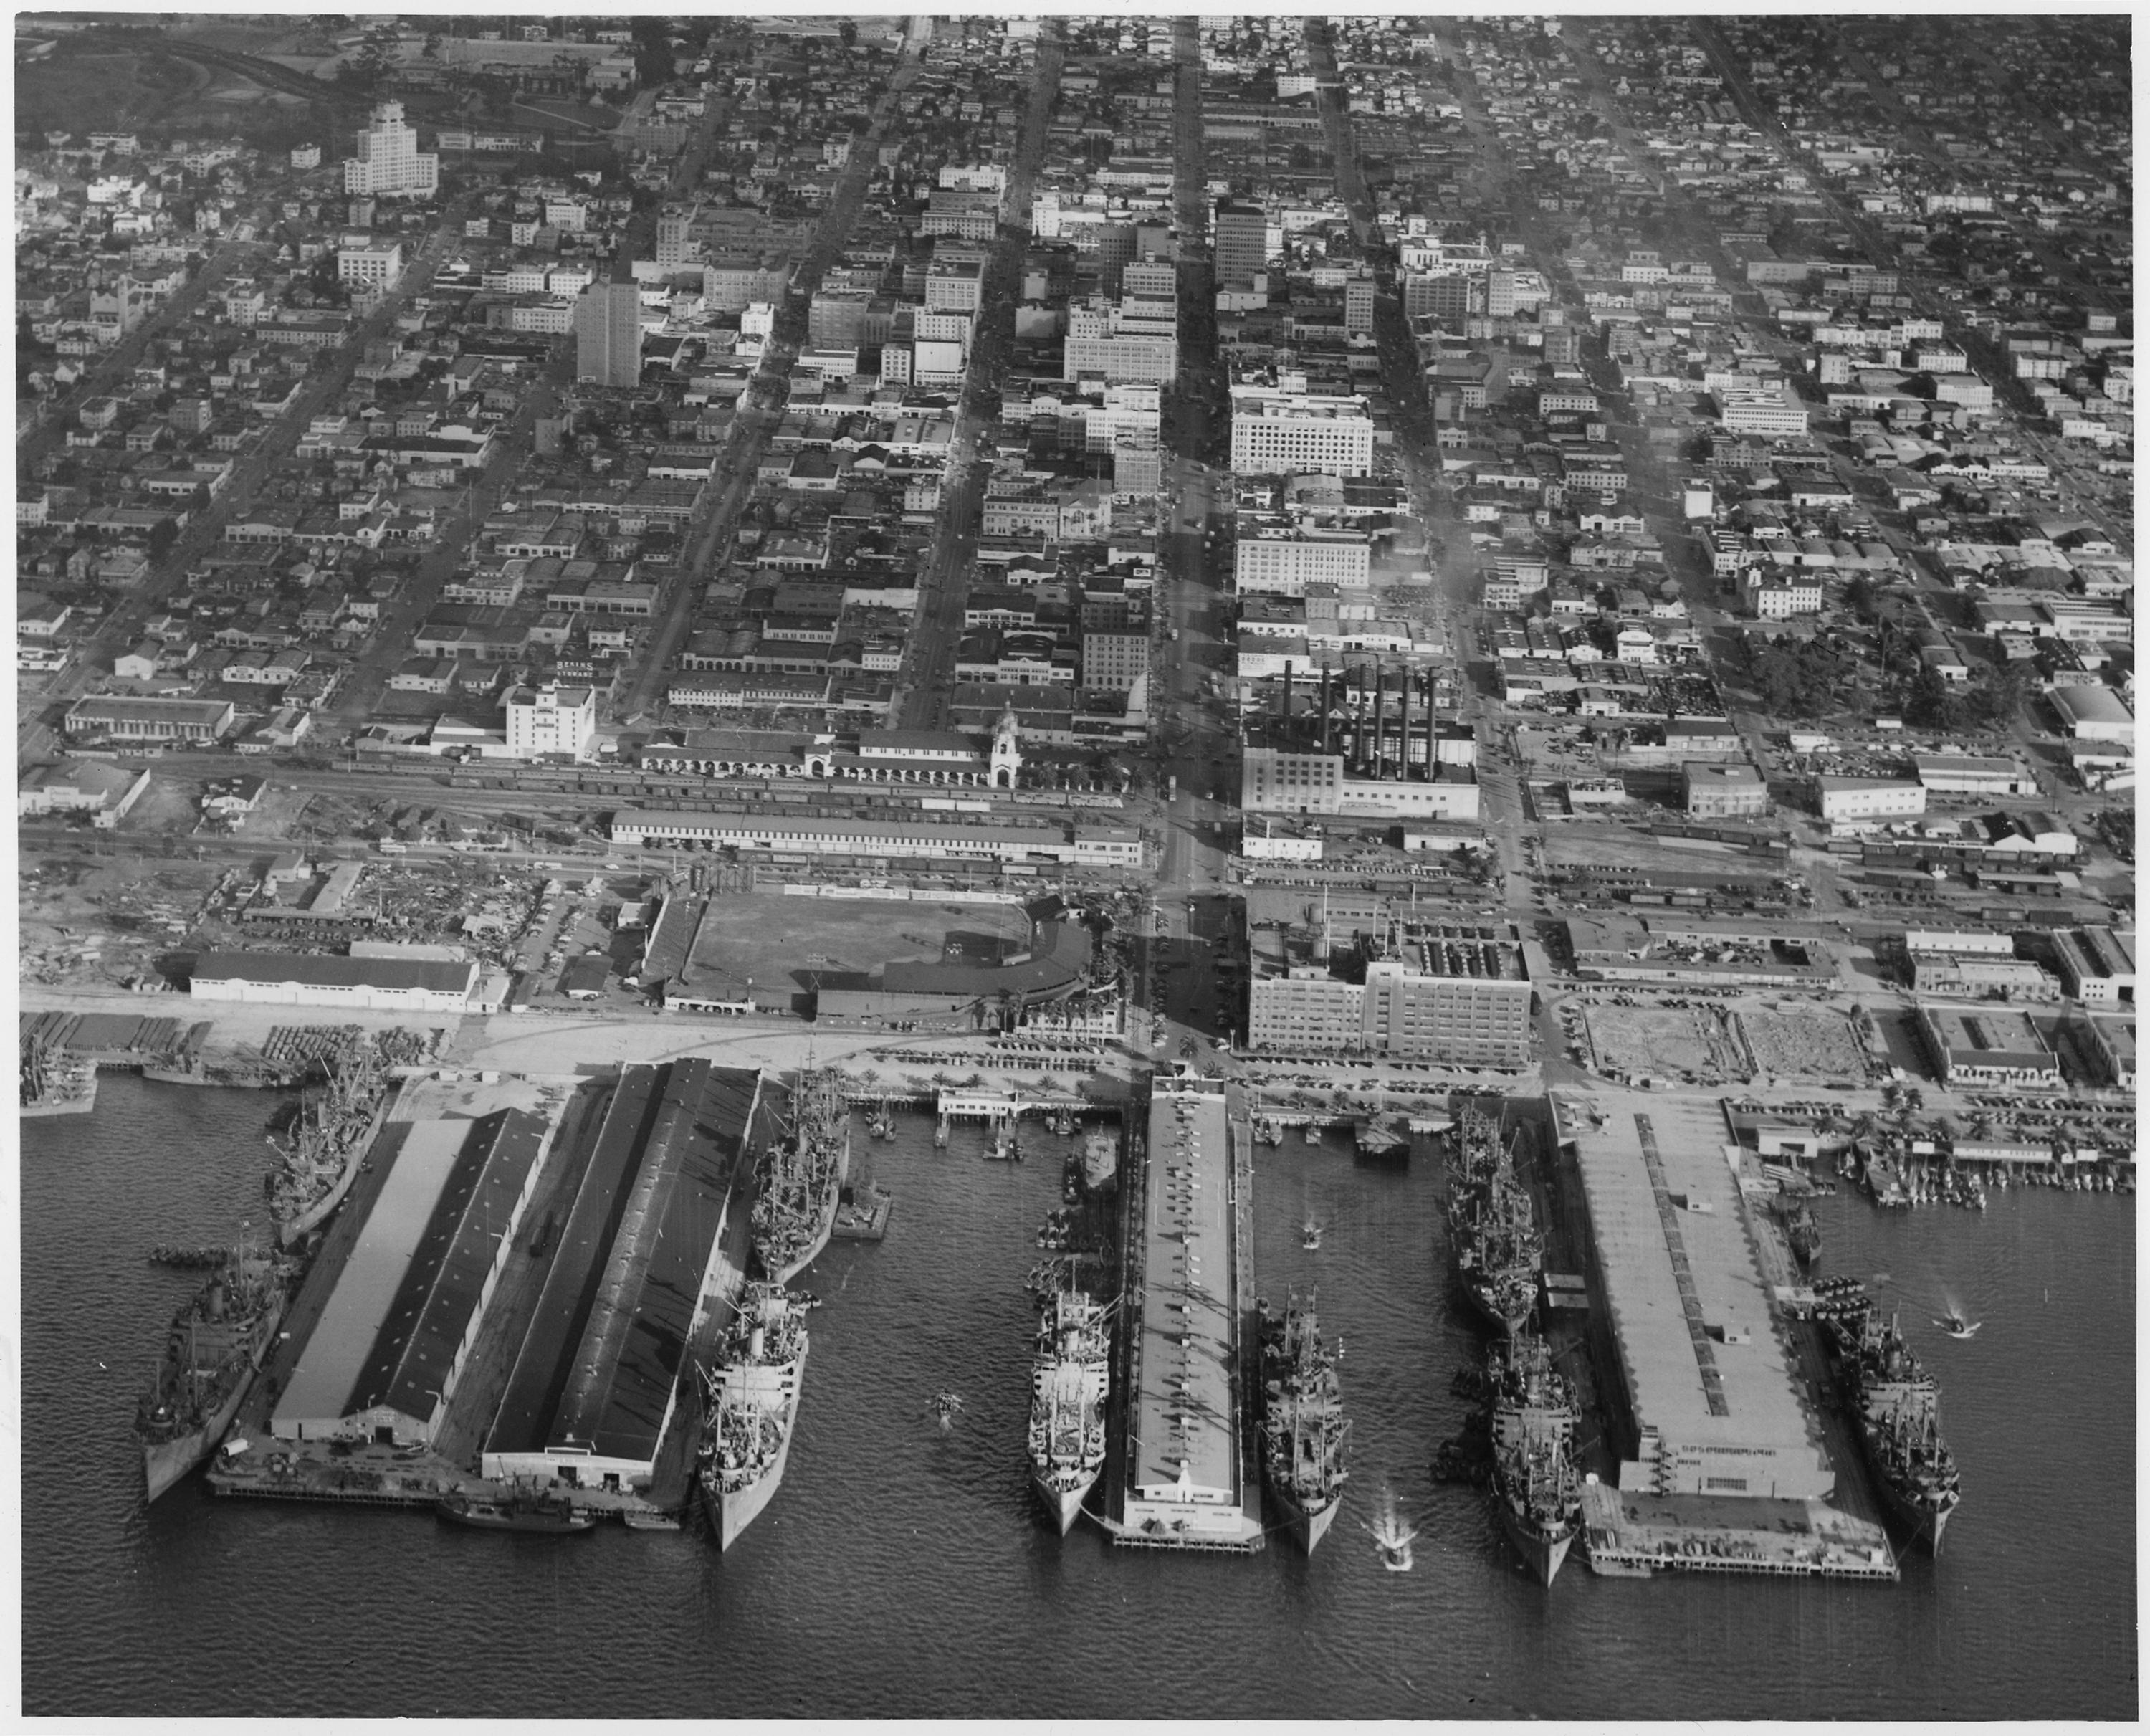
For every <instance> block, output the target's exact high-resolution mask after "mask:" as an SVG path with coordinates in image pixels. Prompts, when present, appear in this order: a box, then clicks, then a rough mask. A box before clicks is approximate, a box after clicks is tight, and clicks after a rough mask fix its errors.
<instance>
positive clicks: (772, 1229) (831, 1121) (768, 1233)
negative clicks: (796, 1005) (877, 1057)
mask: <svg viewBox="0 0 2150 1736" xmlns="http://www.w3.org/2000/svg"><path fill="white" fill-rule="evenodd" d="M779 1133H780V1137H778V1138H775V1139H772V1140H770V1142H769V1143H768V1144H767V1145H766V1146H765V1147H764V1148H763V1150H762V1154H761V1163H760V1167H759V1168H758V1170H757V1172H756V1174H755V1201H754V1255H755V1259H756V1260H757V1261H758V1262H759V1263H760V1267H761V1272H762V1275H763V1276H764V1277H765V1278H766V1279H768V1280H769V1281H770V1283H771V1284H775V1285H776V1286H778V1287H779V1288H781V1287H782V1286H783V1285H785V1284H789V1283H790V1281H791V1280H792V1279H794V1278H795V1277H797V1276H798V1275H799V1274H800V1273H801V1272H802V1271H804V1270H805V1269H806V1268H807V1267H808V1266H809V1265H810V1264H813V1262H814V1261H815V1259H816V1258H818V1257H819V1256H820V1252H821V1250H822V1249H824V1248H825V1247H827V1246H828V1245H829V1235H830V1231H831V1230H833V1229H835V1224H836V1206H837V1203H838V1201H839V1200H840V1199H841V1198H842V1195H843V1191H844V1181H845V1177H846V1176H847V1175H848V1174H849V1173H850V1167H851V1118H850V1112H849V1111H848V1110H847V1109H846V1108H845V1104H844V1098H843V1093H842V1090H841V1087H840V1081H839V1080H838V1078H837V1076H836V1075H835V1073H834V1072H829V1071H828V1070H826V1069H820V1070H816V1069H815V1068H812V1067H809V1068H807V1069H806V1070H805V1072H801V1073H800V1075H799V1080H798V1083H797V1084H796V1085H795V1087H794V1088H793V1090H792V1093H791V1123H790V1126H789V1127H785V1126H784V1125H783V1123H782V1121H781V1118H780V1119H779Z"/></svg>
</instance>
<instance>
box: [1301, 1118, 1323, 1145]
mask: <svg viewBox="0 0 2150 1736" xmlns="http://www.w3.org/2000/svg"><path fill="white" fill-rule="evenodd" d="M1299 1137H1300V1138H1301V1139H1303V1140H1305V1142H1306V1143H1308V1144H1309V1145H1319V1144H1320V1143H1321V1123H1320V1122H1318V1121H1310V1122H1309V1123H1307V1124H1306V1128H1305V1132H1303V1133H1300V1136H1299Z"/></svg>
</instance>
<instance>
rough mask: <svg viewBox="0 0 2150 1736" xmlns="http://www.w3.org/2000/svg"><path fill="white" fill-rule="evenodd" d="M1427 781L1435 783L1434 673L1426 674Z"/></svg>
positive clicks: (1427, 672) (1430, 671)
mask: <svg viewBox="0 0 2150 1736" xmlns="http://www.w3.org/2000/svg"><path fill="white" fill-rule="evenodd" d="M1432 781H1433V671H1432V670H1431V669H1428V670H1427V671H1426V782H1427V783H1429V784H1431V782H1432Z"/></svg>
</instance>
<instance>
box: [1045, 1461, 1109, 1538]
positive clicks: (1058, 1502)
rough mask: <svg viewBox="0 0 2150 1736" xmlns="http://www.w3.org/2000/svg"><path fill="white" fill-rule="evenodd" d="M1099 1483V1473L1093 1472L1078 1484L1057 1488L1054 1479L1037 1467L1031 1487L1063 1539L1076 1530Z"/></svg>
mask: <svg viewBox="0 0 2150 1736" xmlns="http://www.w3.org/2000/svg"><path fill="white" fill-rule="evenodd" d="M1097 1481H1098V1473H1097V1472H1096V1471H1088V1472H1087V1473H1085V1474H1084V1475H1083V1477H1082V1479H1081V1480H1080V1481H1078V1482H1076V1483H1073V1484H1072V1485H1067V1486H1058V1487H1056V1486H1054V1484H1053V1481H1052V1478H1051V1477H1050V1476H1048V1475H1047V1473H1046V1472H1044V1471H1040V1470H1038V1469H1037V1467H1036V1466H1032V1469H1031V1473H1030V1486H1031V1487H1032V1488H1033V1489H1035V1490H1036V1491H1037V1498H1038V1499H1039V1500H1040V1501H1042V1502H1043V1503H1044V1504H1045V1511H1047V1513H1049V1514H1051V1515H1052V1520H1053V1522H1054V1523H1055V1524H1057V1526H1058V1527H1060V1535H1061V1536H1062V1537H1066V1536H1067V1533H1068V1532H1071V1531H1072V1530H1073V1529H1074V1528H1075V1522H1076V1521H1077V1520H1078V1518H1080V1517H1081V1516H1082V1514H1083V1501H1086V1500H1087V1499H1088V1497H1089V1494H1090V1491H1091V1490H1092V1488H1093V1487H1094V1486H1096V1484H1097Z"/></svg>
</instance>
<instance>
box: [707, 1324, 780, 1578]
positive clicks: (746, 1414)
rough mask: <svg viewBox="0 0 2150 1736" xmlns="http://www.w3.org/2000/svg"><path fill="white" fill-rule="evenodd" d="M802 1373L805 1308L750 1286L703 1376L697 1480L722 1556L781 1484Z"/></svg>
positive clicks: (752, 1521)
mask: <svg viewBox="0 0 2150 1736" xmlns="http://www.w3.org/2000/svg"><path fill="white" fill-rule="evenodd" d="M805 1372H806V1318H805V1309H804V1306H803V1305H802V1303H801V1302H800V1299H797V1298H795V1297H793V1296H790V1295H788V1294H785V1291H784V1289H783V1288H782V1286H780V1285H779V1284H749V1285H748V1286H747V1287H746V1289H745V1290H744V1292H743V1293H742V1294H741V1295H740V1297H739V1305H738V1312H737V1314H736V1315H734V1318H733V1320H732V1324H731V1325H730V1327H729V1329H728V1330H727V1331H726V1332H725V1335H724V1342H723V1344H722V1345H720V1346H719V1350H718V1355H717V1360H716V1362H715V1364H714V1365H713V1366H711V1367H709V1368H706V1369H704V1370H703V1371H702V1439H701V1442H700V1445H699V1449H698V1455H697V1456H698V1459H699V1463H698V1464H697V1466H696V1468H695V1480H696V1481H697V1482H698V1483H699V1486H700V1487H701V1491H702V1506H703V1509H704V1511H705V1512H706V1513H707V1514H708V1516H709V1529H710V1531H711V1532H714V1533H715V1536H716V1539H717V1547H719V1549H729V1548H730V1547H732V1544H733V1542H734V1541H735V1540H736V1539H737V1538H738V1537H739V1533H740V1532H743V1531H744V1530H745V1529H746V1528H747V1527H748V1526H749V1525H751V1524H753V1523H754V1522H755V1518H756V1516H758V1515H759V1514H760V1511H761V1510H762V1509H763V1508H764V1507H765V1506H768V1505H769V1500H770V1496H773V1495H774V1494H775V1493H776V1489H777V1486H778V1485H779V1484H780V1483H781V1482H782V1481H784V1466H785V1462H786V1461H788V1460H789V1459H790V1455H791V1430H792V1426H793V1425H794V1424H795V1422H797V1421H798V1420H799V1393H800V1385H801V1383H802V1381H803V1380H804V1379H805Z"/></svg>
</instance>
